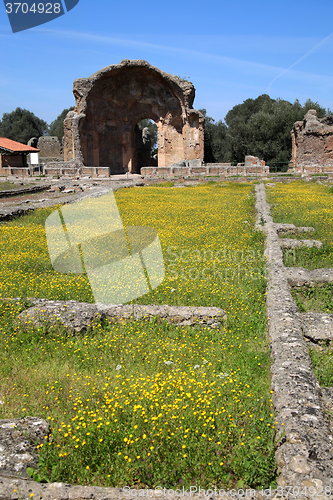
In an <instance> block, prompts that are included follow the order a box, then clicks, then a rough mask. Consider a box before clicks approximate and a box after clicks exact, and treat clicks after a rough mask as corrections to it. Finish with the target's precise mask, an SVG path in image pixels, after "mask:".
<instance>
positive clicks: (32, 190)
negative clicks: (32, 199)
mask: <svg viewBox="0 0 333 500" xmlns="http://www.w3.org/2000/svg"><path fill="white" fill-rule="evenodd" d="M50 187H51V185H50V184H47V185H42V186H31V187H25V188H22V189H21V188H19V189H5V190H4V191H0V198H9V197H10V196H17V195H20V194H29V193H37V192H38V191H45V190H46V189H50Z"/></svg>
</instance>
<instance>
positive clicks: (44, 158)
mask: <svg viewBox="0 0 333 500" xmlns="http://www.w3.org/2000/svg"><path fill="white" fill-rule="evenodd" d="M36 147H37V148H38V149H39V150H40V153H39V161H40V163H41V164H44V163H48V162H49V161H61V160H63V156H62V153H61V146H60V142H59V139H58V137H56V136H49V135H44V136H42V137H40V138H39V139H38V142H37V146H36Z"/></svg>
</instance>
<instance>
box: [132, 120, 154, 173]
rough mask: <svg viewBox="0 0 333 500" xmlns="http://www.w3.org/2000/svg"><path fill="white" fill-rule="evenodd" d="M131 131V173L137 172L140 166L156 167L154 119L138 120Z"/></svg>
mask: <svg viewBox="0 0 333 500" xmlns="http://www.w3.org/2000/svg"><path fill="white" fill-rule="evenodd" d="M133 133H134V139H133V143H134V144H135V150H134V151H133V153H134V155H133V173H137V174H139V173H140V170H141V168H142V167H157V163H158V131H157V125H156V123H155V122H154V120H150V119H149V118H144V119H143V120H140V121H139V122H138V123H136V124H135V126H134V130H133Z"/></svg>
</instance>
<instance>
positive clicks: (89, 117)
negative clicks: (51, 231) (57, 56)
mask: <svg viewBox="0 0 333 500" xmlns="http://www.w3.org/2000/svg"><path fill="white" fill-rule="evenodd" d="M73 93H74V96H75V99H76V106H75V110H74V111H70V112H69V113H68V114H67V117H66V118H65V120H64V148H63V152H64V160H65V161H69V160H75V164H76V166H78V167H83V166H85V167H95V168H97V167H102V168H103V167H104V168H105V167H107V168H109V173H110V174H116V173H124V172H127V171H129V172H132V173H139V171H140V167H142V166H144V165H142V164H140V159H139V156H140V155H139V151H138V149H139V148H138V147H137V142H138V141H137V127H136V124H137V123H138V122H139V121H140V120H142V119H145V118H148V119H151V120H154V122H155V123H156V125H157V131H158V167H168V166H169V165H171V164H173V163H177V162H179V161H182V160H189V161H193V160H194V162H193V163H198V164H199V165H200V164H201V162H202V161H203V151H204V117H203V115H202V114H201V113H200V112H198V111H196V110H195V109H193V108H192V104H193V100H194V96H195V89H194V86H193V84H192V83H191V82H188V81H183V80H181V79H180V78H178V77H176V76H173V75H170V74H168V73H165V72H163V71H161V70H159V69H158V68H156V67H154V66H151V65H150V64H149V63H148V62H146V61H141V60H132V61H131V60H127V59H124V60H123V61H122V62H121V63H119V64H115V65H112V66H107V67H106V68H104V69H102V70H100V71H97V72H96V73H94V74H93V75H92V76H90V77H89V78H80V79H78V80H75V81H74V89H73Z"/></svg>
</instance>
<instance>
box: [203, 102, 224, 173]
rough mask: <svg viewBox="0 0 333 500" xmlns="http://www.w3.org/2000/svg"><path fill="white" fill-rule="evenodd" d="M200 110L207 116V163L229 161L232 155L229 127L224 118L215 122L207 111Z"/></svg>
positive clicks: (205, 152)
mask: <svg viewBox="0 0 333 500" xmlns="http://www.w3.org/2000/svg"><path fill="white" fill-rule="evenodd" d="M199 111H200V112H201V113H202V114H203V115H204V117H205V143H204V159H205V162H206V163H222V162H229V161H230V157H231V152H230V141H229V136H228V127H227V126H226V124H225V123H223V121H222V120H219V121H218V122H215V120H214V119H213V118H212V117H211V116H207V111H206V110H205V109H204V108H202V109H199Z"/></svg>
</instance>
